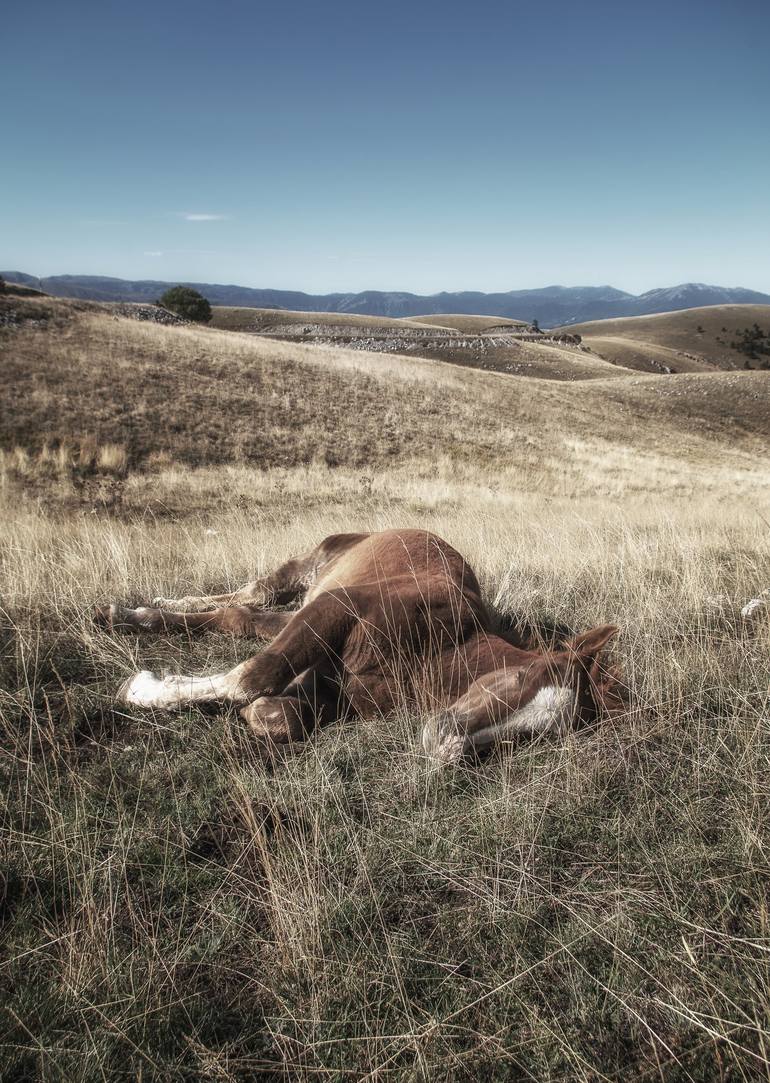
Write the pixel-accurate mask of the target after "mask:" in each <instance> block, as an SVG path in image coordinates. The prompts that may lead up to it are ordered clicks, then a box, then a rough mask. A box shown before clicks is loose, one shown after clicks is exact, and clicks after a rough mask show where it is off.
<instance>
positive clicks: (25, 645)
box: [0, 464, 770, 1081]
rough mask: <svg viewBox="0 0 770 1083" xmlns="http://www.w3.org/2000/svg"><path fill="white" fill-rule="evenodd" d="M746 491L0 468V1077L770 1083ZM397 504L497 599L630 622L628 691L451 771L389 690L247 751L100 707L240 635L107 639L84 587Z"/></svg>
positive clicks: (267, 543) (242, 744) (233, 574)
mask: <svg viewBox="0 0 770 1083" xmlns="http://www.w3.org/2000/svg"><path fill="white" fill-rule="evenodd" d="M637 467H638V464H637ZM598 470H599V468H598V467H597V471H598ZM743 482H744V484H745V485H746V486H747V491H748V492H749V494H750V497H747V498H746V499H743V500H740V501H736V500H732V499H728V498H727V496H726V493H727V492H729V486H727V485H726V486H724V487H723V488H722V489H721V490H717V489H716V487H713V488H712V489H711V491H701V493H700V494H699V495H698V498H697V499H693V498H692V495H691V494H690V493H689V492H688V491H687V488H686V485H685V484H683V489H684V490H685V493H686V495H685V496H683V497H682V496H678V495H677V490H676V486H671V487H669V489H668V491H667V495H666V497H665V500H664V498H663V497H662V496H661V497H660V498H658V499H657V500H655V501H652V502H651V501H650V500H649V498H646V497H644V496H640V495H635V494H634V493H633V492H631V493H629V492H628V489H626V488H623V487H620V488H619V495H618V498H617V500H616V501H614V502H613V501H608V500H607V498H606V495H603V493H602V495H598V496H596V497H592V496H590V495H586V496H585V497H584V498H582V499H581V500H579V501H577V500H573V499H568V498H566V497H560V496H558V495H552V494H551V493H550V492H549V493H545V494H543V495H541V496H538V495H536V494H533V493H528V494H525V493H522V492H521V491H520V490H519V489H517V487H516V484H515V479H514V478H513V477H512V476H511V475H509V474H506V473H505V471H502V472H501V473H500V474H498V475H497V476H495V475H493V474H490V475H488V476H487V475H485V474H484V473H483V472H480V471H478V470H477V471H475V472H474V470H473V469H471V468H468V470H467V472H466V473H465V474H463V473H462V471H458V470H455V471H454V472H453V470H452V467H451V464H448V465H447V467H446V469H442V468H441V467H440V465H439V466H437V467H436V468H435V470H434V475H433V476H432V477H430V476H428V473H427V471H425V472H421V471H420V470H412V471H410V470H408V469H406V468H404V469H401V468H394V469H393V470H392V471H378V472H376V473H374V472H371V473H361V472H360V471H334V470H327V469H323V468H322V467H320V466H318V465H315V466H311V467H308V468H304V469H300V470H277V471H271V472H266V473H262V472H256V471H250V470H247V469H245V468H243V467H231V468H227V469H225V470H219V471H202V472H199V473H195V472H190V471H189V470H188V471H183V470H177V469H175V468H169V469H167V470H165V471H164V472H161V473H160V474H157V475H154V476H151V477H149V476H141V477H136V476H131V477H129V478H128V479H126V481H125V488H126V492H127V496H126V497H125V499H124V503H123V505H122V507H123V513H121V515H120V516H117V515H115V514H112V515H110V514H107V513H106V512H105V511H104V510H102V509H98V508H97V509H96V511H95V512H93V511H92V508H91V507H89V506H88V505H87V504H81V505H77V504H74V505H73V506H72V507H71V508H69V509H68V510H62V507H63V505H57V506H55V507H53V508H49V507H47V505H46V504H45V503H41V502H39V501H38V502H36V501H35V500H31V501H28V502H27V503H26V504H23V503H21V502H19V500H18V496H17V495H14V493H16V491H15V490H13V488H12V487H11V486H9V487H8V488H7V489H6V493H7V494H8V495H7V496H6V502H5V508H4V512H5V530H4V533H3V536H2V540H1V542H0V560H1V561H2V564H1V566H0V589H1V590H2V597H3V608H4V624H5V643H6V647H5V651H4V657H3V670H4V672H3V682H2V687H3V689H4V691H3V693H2V700H0V727H1V732H2V738H3V748H4V756H3V760H2V771H3V775H4V779H3V781H4V786H3V793H4V798H3V806H2V813H0V825H1V830H2V834H1V836H0V837H1V838H2V843H3V847H4V854H5V857H4V861H5V864H4V868H5V870H6V871H5V874H4V885H5V901H4V911H3V917H4V941H3V952H4V959H3V962H2V966H1V967H0V990H1V993H0V997H1V998H2V1000H3V1002H4V1014H3V1015H2V1017H1V1018H2V1023H1V1024H0V1025H2V1035H1V1036H0V1037H1V1040H2V1056H3V1058H4V1077H7V1078H29V1079H31V1078H44V1079H47V1080H59V1079H61V1080H65V1079H66V1080H91V1079H103V1078H111V1079H112V1078H116V1079H118V1078H126V1079H137V1078H142V1079H164V1080H165V1079H201V1080H202V1079H223V1080H250V1079H255V1078H276V1079H277V1078H292V1079H297V1078H298V1079H316V1078H321V1077H325V1078H334V1079H336V1078H347V1077H352V1078H368V1079H377V1080H380V1079H382V1080H385V1079H429V1080H437V1079H452V1080H454V1079H469V1080H470V1079H479V1078H490V1079H519V1078H521V1079H525V1078H528V1079H549V1080H585V1081H593V1080H598V1079H601V1080H626V1079H630V1078H633V1079H647V1078H650V1079H655V1078H657V1079H664V1080H711V1079H744V1080H749V1079H756V1078H765V1077H767V1076H768V1074H769V1069H768V1066H769V1065H770V1058H769V1057H768V1045H767V1042H768V1037H769V1036H768V1021H767V1016H766V1007H767V1003H768V993H769V992H770V967H769V966H768V959H769V958H770V955H769V949H770V939H769V938H768V924H767V922H768V916H767V872H768V856H767V855H768V838H767V817H766V815H765V810H766V803H767V762H768V753H769V752H770V741H769V740H768V737H769V734H768V706H769V703H768V699H769V697H768V686H769V684H770V623H769V622H768V621H767V619H766V618H765V617H763V616H762V615H761V614H760V616H759V618H758V620H757V621H756V622H755V623H754V624H753V625H752V626H750V627H747V626H745V625H744V624H743V623H742V621H741V619H740V615H739V613H740V608H741V606H742V605H743V604H744V603H745V602H746V601H747V600H748V599H749V598H750V597H753V596H754V595H756V594H757V592H758V591H759V590H760V589H761V588H763V587H766V586H768V585H770V541H769V540H768V530H767V518H768V508H767V501H766V499H765V497H764V495H763V493H762V490H761V488H760V487H759V485H758V484H752V483H751V482H750V481H747V480H746V479H745V478H744V479H743ZM223 487H224V490H225V493H226V496H225V498H224V499H223V496H222V490H223ZM600 492H601V490H600ZM126 509H128V511H127V510H126ZM142 509H143V510H142ZM391 525H415V526H422V527H428V528H430V529H433V530H435V531H437V532H438V533H440V534H441V535H443V536H444V537H446V538H447V539H448V540H449V541H451V542H452V543H453V544H455V545H456V546H457V547H458V548H459V549H460V550H461V551H462V552H463V553H465V554H466V555H467V556H468V557H469V559H470V560H471V562H472V564H473V565H474V567H475V568H476V569H477V570H478V572H479V574H480V577H481V580H482V583H483V585H484V587H485V589H486V591H487V593H488V595H489V597H490V598H491V599H492V600H493V601H494V603H495V605H496V606H497V608H498V609H499V610H500V612H501V614H502V615H503V616H504V617H506V618H508V619H518V620H524V621H527V622H529V623H532V624H538V623H545V624H552V625H553V624H558V625H564V626H569V627H572V628H575V629H580V628H583V627H586V626H589V625H592V624H597V623H603V622H609V621H613V622H615V623H617V624H618V625H619V626H620V628H621V636H620V639H619V642H618V646H617V658H618V661H619V662H620V663H621V665H622V666H623V669H624V671H625V673H626V675H627V678H628V681H629V683H630V685H631V687H632V689H633V700H632V703H631V706H630V708H629V710H628V712H627V713H626V714H625V715H624V716H622V717H620V718H618V719H616V720H614V721H613V722H611V723H605V724H604V725H602V726H600V727H598V728H597V729H595V730H593V731H590V732H578V733H574V734H570V735H568V736H567V737H565V738H563V739H558V738H555V739H552V738H547V739H543V740H539V741H535V742H521V743H519V744H516V745H512V746H509V747H507V748H506V749H504V750H502V751H500V752H499V753H498V754H496V755H495V756H493V757H492V758H491V759H490V760H489V761H488V762H487V763H485V764H481V765H479V764H476V765H468V766H466V767H464V768H462V769H459V770H456V771H455V770H452V771H448V772H443V773H438V774H437V773H436V772H434V771H431V770H430V769H429V768H428V766H427V764H426V763H425V761H424V760H423V757H422V755H421V754H420V751H419V748H418V743H417V740H416V737H417V734H418V733H419V729H420V726H421V721H422V720H421V719H420V718H419V717H417V716H416V714H415V713H414V712H411V711H409V710H406V709H404V710H401V711H399V712H396V714H395V715H394V716H393V717H390V718H388V719H382V720H378V721H376V722H370V723H366V724H350V725H345V726H333V727H330V728H328V729H327V730H326V731H324V732H322V733H320V734H319V735H317V736H316V737H315V738H314V739H313V740H311V741H310V742H308V744H307V745H306V746H305V747H304V748H303V749H302V750H301V751H296V750H291V751H288V752H287V754H286V755H285V756H284V757H283V758H282V759H281V760H280V761H279V762H278V763H277V764H276V765H275V766H266V765H265V764H264V763H263V762H262V761H261V760H260V759H259V757H258V756H257V754H256V752H255V749H254V748H253V746H252V744H251V742H250V740H249V737H248V735H247V733H246V732H245V728H244V726H243V725H242V724H241V722H240V720H239V718H238V716H237V715H235V714H234V713H228V712H223V713H221V714H214V715H204V714H202V713H200V712H198V711H194V710H189V711H185V712H182V713H180V714H178V715H165V714H160V713H157V714H155V713H153V712H151V711H146V712H143V711H135V710H130V709H127V708H125V707H116V705H115V703H114V693H115V689H116V688H117V686H118V684H119V683H120V682H121V681H122V680H123V678H124V677H125V676H126V675H127V674H128V673H129V672H131V671H132V670H134V669H136V668H153V669H162V668H164V667H168V668H171V669H173V670H177V671H183V672H196V673H197V672H207V671H214V670H221V669H222V668H224V667H227V666H229V665H232V664H234V663H235V662H236V661H239V660H241V659H242V658H243V657H244V656H245V654H246V653H247V652H248V651H250V650H254V649H257V648H256V645H251V644H249V643H248V642H244V641H237V640H230V639H227V638H219V637H213V636H209V637H205V638H203V639H198V640H195V641H193V640H187V639H185V638H184V637H177V638H173V639H158V638H153V637H148V638H147V639H141V640H140V639H129V638H117V637H116V638H112V637H110V636H108V635H105V634H104V633H102V632H100V631H97V630H95V629H94V628H93V627H92V626H91V623H90V620H89V610H90V607H91V606H92V605H93V604H96V603H100V602H103V601H106V600H117V601H123V602H140V601H145V600H147V599H148V598H149V597H152V596H153V595H155V594H164V595H170V596H179V595H182V594H185V593H189V592H191V591H197V590H200V589H209V588H210V589H215V590H219V589H228V588H230V587H234V586H236V585H238V584H240V583H242V582H245V581H246V579H248V578H251V577H253V576H254V574H255V573H259V572H262V571H264V570H266V569H268V568H269V567H270V566H272V565H275V564H277V563H278V562H279V561H281V560H283V559H284V558H285V557H286V556H288V555H290V554H292V553H295V552H298V551H301V550H302V549H305V548H307V547H308V545H310V544H312V543H314V542H316V541H317V540H318V539H319V538H320V537H322V536H323V535H324V534H327V533H330V532H333V531H337V530H352V529H378V528H381V527H385V526H391ZM212 531H215V533H212Z"/></svg>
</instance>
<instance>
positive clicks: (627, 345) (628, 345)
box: [565, 305, 770, 372]
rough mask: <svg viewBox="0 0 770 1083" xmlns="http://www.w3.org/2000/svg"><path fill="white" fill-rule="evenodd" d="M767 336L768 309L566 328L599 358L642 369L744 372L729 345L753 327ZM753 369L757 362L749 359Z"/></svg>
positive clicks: (712, 310) (692, 312) (729, 308)
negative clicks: (741, 370)
mask: <svg viewBox="0 0 770 1083" xmlns="http://www.w3.org/2000/svg"><path fill="white" fill-rule="evenodd" d="M755 323H756V324H759V326H760V327H761V328H762V329H763V330H764V331H765V333H766V335H770V305H714V306H710V307H706V308H691V309H688V310H687V311H684V312H674V313H665V314H661V315H654V316H637V317H631V318H627V319H620V320H598V321H595V322H593V323H580V324H572V325H570V326H569V327H567V328H565V330H567V331H572V332H577V333H578V334H580V335H581V336H582V338H583V342H584V343H585V344H586V345H588V346H590V348H591V350H592V351H594V352H595V353H596V354H598V355H600V356H601V357H604V358H606V359H607V360H609V361H612V362H614V363H615V364H618V365H624V366H625V367H627V368H632V369H640V370H642V371H648V370H650V369H652V370H655V369H657V370H659V371H660V370H661V369H663V368H669V369H671V370H672V371H673V372H710V371H713V370H714V369H743V368H745V367H746V361H747V356H746V354H745V353H743V352H741V351H740V350H737V349H735V348H734V347H733V343H734V342H736V341H738V340H739V338H740V334H741V332H742V331H743V330H744V329H746V328H750V327H751V326H752V325H753V324H755ZM749 361H750V365H751V367H752V368H757V367H759V365H760V363H761V362H760V361H758V360H751V359H749Z"/></svg>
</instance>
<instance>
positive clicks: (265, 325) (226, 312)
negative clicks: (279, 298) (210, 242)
mask: <svg viewBox="0 0 770 1083" xmlns="http://www.w3.org/2000/svg"><path fill="white" fill-rule="evenodd" d="M405 323H407V324H409V325H410V326H412V327H415V326H416V327H425V328H427V327H429V326H431V327H432V326H433V325H432V321H431V320H430V318H428V319H426V320H424V321H423V320H420V319H419V318H418V319H412V320H401V319H391V318H390V317H389V316H363V315H360V314H359V313H357V312H290V311H288V309H285V308H236V307H234V306H228V305H215V306H214V308H213V316H212V321H211V326H212V327H217V328H219V329H220V330H223V331H271V330H273V329H274V328H276V327H280V328H282V329H284V328H287V327H296V328H298V329H301V328H302V327H304V326H305V325H308V326H315V327H319V326H320V327H333V328H337V329H339V328H350V330H351V331H361V330H367V329H374V330H377V331H403V329H404V324H405Z"/></svg>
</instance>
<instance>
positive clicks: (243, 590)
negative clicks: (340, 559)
mask: <svg viewBox="0 0 770 1083" xmlns="http://www.w3.org/2000/svg"><path fill="white" fill-rule="evenodd" d="M365 537H366V535H365V534H332V535H331V536H330V537H328V538H325V539H324V540H323V541H322V542H321V544H320V545H316V546H314V548H312V549H309V550H308V551H307V552H306V553H302V554H301V555H300V556H298V557H292V558H291V560H287V561H286V563H285V564H282V565H281V566H280V567H279V568H276V569H275V571H273V572H270V574H269V575H265V576H262V578H260V579H255V580H253V582H251V583H246V585H245V586H243V587H240V588H239V589H238V590H234V591H230V592H229V593H228V594H208V595H206V594H201V595H187V596H186V597H184V598H155V599H154V601H153V603H152V604H153V606H157V607H160V608H163V609H175V610H180V609H211V608H212V607H219V606H231V605H261V606H270V605H290V604H291V603H292V602H296V601H297V599H299V598H301V597H302V595H303V594H305V592H306V591H307V590H308V588H309V587H310V586H311V585H312V583H313V582H314V580H315V578H316V576H317V574H318V572H319V571H320V569H321V568H323V566H324V565H325V564H327V563H328V561H329V560H330V559H331V558H333V557H335V556H338V555H339V554H340V553H342V552H344V551H345V550H346V549H348V548H350V546H352V545H355V544H356V542H359V541H361V539H362V538H365Z"/></svg>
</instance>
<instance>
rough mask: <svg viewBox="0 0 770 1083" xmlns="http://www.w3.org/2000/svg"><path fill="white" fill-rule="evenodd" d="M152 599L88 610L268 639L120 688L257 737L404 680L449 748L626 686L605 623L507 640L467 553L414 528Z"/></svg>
mask: <svg viewBox="0 0 770 1083" xmlns="http://www.w3.org/2000/svg"><path fill="white" fill-rule="evenodd" d="M292 602H299V603H300V604H299V608H298V609H296V610H295V611H293V612H280V611H275V610H271V609H270V608H268V607H269V606H271V605H281V606H283V605H287V604H288V603H292ZM153 606H154V607H153V608H144V607H143V608H140V609H124V608H121V607H119V606H116V605H111V606H109V607H107V608H104V609H100V610H98V611H97V614H96V616H97V620H98V621H99V622H100V623H101V624H104V625H107V626H108V627H111V628H114V629H125V630H135V631H149V632H165V631H171V630H180V631H185V632H192V633H194V632H209V631H216V632H229V633H230V634H233V635H244V636H253V637H258V638H265V639H268V640H270V643H269V645H268V646H267V647H266V648H265V649H264V650H263V651H262V653H260V654H258V655H256V656H255V657H254V658H250V659H249V660H248V661H246V662H242V663H241V664H240V665H238V666H236V667H235V668H234V669H232V670H231V671H230V672H229V673H222V674H216V675H214V676H210V677H186V676H185V677H183V676H167V677H157V676H156V675H155V674H153V673H151V672H148V671H144V672H141V673H137V674H135V675H134V676H133V677H131V678H130V679H129V680H128V681H126V683H125V684H124V685H123V687H122V688H121V690H120V693H119V698H120V700H121V701H122V702H124V703H130V704H136V705H138V706H142V707H157V708H165V709H170V708H177V707H182V706H184V705H186V704H193V703H212V702H217V703H219V702H222V703H232V704H235V705H237V706H239V707H240V708H241V714H242V715H243V717H244V718H245V719H246V720H247V722H248V723H249V724H250V726H251V728H252V730H253V731H254V733H255V734H256V735H257V736H258V737H259V738H260V739H261V740H262V741H263V742H264V744H265V746H266V748H267V749H274V748H275V746H277V745H279V744H281V743H284V742H287V741H298V740H301V739H303V738H304V737H305V736H306V735H307V734H308V733H310V732H311V731H312V730H313V729H314V728H315V726H316V725H317V724H319V723H320V722H328V721H332V720H334V719H338V718H341V717H343V716H349V715H351V714H352V715H355V716H359V717H371V716H372V715H385V714H387V712H388V711H389V710H390V709H391V708H393V707H394V706H395V705H396V703H397V702H403V697H404V696H407V697H410V698H411V699H412V701H413V702H418V703H420V704H421V705H422V706H423V707H426V706H427V707H428V709H429V721H428V722H427V724H426V725H425V727H424V729H423V733H422V743H423V746H424V748H425V751H426V752H427V753H428V754H429V755H430V756H432V757H434V758H435V759H437V760H439V761H442V762H445V763H456V762H459V761H460V760H461V759H463V757H465V756H467V755H468V754H469V753H472V752H475V751H478V750H481V749H484V748H487V747H489V746H490V745H492V744H493V743H495V742H497V741H499V740H501V739H504V738H506V737H510V736H512V735H514V734H522V733H523V734H542V733H548V732H552V731H554V732H557V733H563V732H564V731H565V730H567V729H568V728H569V727H570V726H572V725H574V724H577V723H579V722H581V721H582V722H588V721H591V720H594V719H596V718H597V716H598V715H599V713H600V711H601V710H602V709H603V708H605V707H612V706H617V705H618V704H619V702H620V701H619V698H618V686H617V682H616V680H615V678H614V676H613V675H612V674H611V673H610V672H609V671H607V670H605V669H604V668H603V666H602V659H601V656H602V651H603V649H604V648H605V646H606V645H607V643H608V642H609V640H610V639H611V638H612V636H614V635H615V633H616V631H617V629H616V628H615V627H613V626H611V625H606V626H603V627H599V628H592V629H591V630H590V631H587V632H583V633H582V634H581V635H578V636H577V637H575V638H574V639H572V640H570V641H569V642H567V643H566V644H564V646H563V647H562V648H561V649H558V650H553V651H538V650H524V649H522V648H521V647H520V646H516V645H515V644H514V643H513V642H512V641H511V640H510V639H508V638H506V637H505V636H504V635H502V634H500V633H496V632H495V631H493V625H492V620H491V617H490V614H489V613H488V611H487V609H486V606H485V605H484V602H483V601H482V597H481V589H480V587H479V584H478V580H477V579H476V576H475V574H474V573H473V571H472V569H471V568H470V567H469V565H468V564H467V562H466V561H465V560H464V559H463V557H462V556H461V555H460V554H459V553H458V552H457V551H456V550H455V549H453V548H452V547H451V546H450V545H448V544H447V542H445V541H443V540H442V539H441V538H438V537H436V535H434V534H430V533H428V532H427V531H423V530H386V531H382V532H380V533H372V534H335V535H332V536H331V537H329V538H326V539H325V541H323V542H321V544H320V545H319V546H317V547H316V548H315V549H312V550H311V551H310V552H308V553H306V554H304V555H303V556H300V557H296V558H294V559H292V560H289V561H288V562H287V563H286V564H284V565H282V566H281V567H280V568H278V570H277V571H275V572H273V573H272V574H271V575H268V576H265V577H264V578H262V579H257V580H255V581H254V582H253V583H249V584H247V585H246V586H245V587H243V588H242V589H241V590H237V591H235V592H234V593H231V594H223V595H217V596H209V597H187V598H181V599H178V600H170V599H165V598H156V599H155V602H154V603H153ZM207 607H208V608H207ZM212 607H213V608H212ZM192 609H198V610H201V609H203V610H204V611H203V612H190V611H189V610H192Z"/></svg>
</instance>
